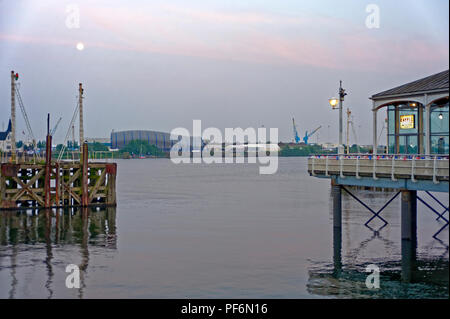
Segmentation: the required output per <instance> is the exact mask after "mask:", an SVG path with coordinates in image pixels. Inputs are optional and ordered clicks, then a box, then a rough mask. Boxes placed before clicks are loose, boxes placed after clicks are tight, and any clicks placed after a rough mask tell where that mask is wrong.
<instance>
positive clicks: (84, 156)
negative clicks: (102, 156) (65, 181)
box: [81, 143, 89, 207]
mask: <svg viewBox="0 0 450 319" xmlns="http://www.w3.org/2000/svg"><path fill="white" fill-rule="evenodd" d="M82 147H83V151H82V152H81V166H82V168H81V174H82V179H81V188H82V194H81V206H84V207H86V206H88V205H89V191H88V187H89V185H88V182H89V179H88V173H89V172H88V171H89V167H88V161H89V159H88V155H89V153H88V145H87V143H83V146H82Z"/></svg>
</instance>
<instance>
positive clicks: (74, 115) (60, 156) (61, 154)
mask: <svg viewBox="0 0 450 319" xmlns="http://www.w3.org/2000/svg"><path fill="white" fill-rule="evenodd" d="M79 107H80V104H79V102H77V105H76V106H75V110H74V111H73V116H72V120H71V121H70V124H69V129H68V130H67V133H66V137H65V138H64V142H63V147H62V148H61V150H60V151H59V155H58V163H59V162H61V160H62V158H63V155H64V152H65V151H66V146H67V140H68V139H69V137H70V132H71V131H72V128H73V126H74V123H75V120H76V118H77V115H78V111H79ZM72 133H73V132H72ZM72 150H73V145H72Z"/></svg>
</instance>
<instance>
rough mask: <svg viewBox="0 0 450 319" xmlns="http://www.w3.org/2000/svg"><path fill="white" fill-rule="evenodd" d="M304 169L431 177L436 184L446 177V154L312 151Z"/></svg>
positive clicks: (319, 172) (337, 173) (327, 173)
mask: <svg viewBox="0 0 450 319" xmlns="http://www.w3.org/2000/svg"><path fill="white" fill-rule="evenodd" d="M308 172H309V173H310V175H313V176H322V177H331V176H338V177H341V178H345V177H346V176H354V177H356V178H357V179H360V178H363V177H365V178H367V177H369V178H372V179H375V180H376V179H378V178H388V179H391V180H392V181H397V180H398V179H411V180H412V181H413V182H416V181H418V180H432V181H433V183H435V184H438V183H439V182H440V181H447V182H448V180H449V156H448V155H420V154H416V155H409V154H408V155H407V154H378V155H372V154H345V155H314V156H311V157H309V158H308Z"/></svg>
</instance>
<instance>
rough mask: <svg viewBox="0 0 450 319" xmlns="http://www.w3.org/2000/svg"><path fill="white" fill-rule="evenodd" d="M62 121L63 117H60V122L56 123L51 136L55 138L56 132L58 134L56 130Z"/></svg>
mask: <svg viewBox="0 0 450 319" xmlns="http://www.w3.org/2000/svg"><path fill="white" fill-rule="evenodd" d="M61 120H62V117H60V118H59V120H58V122H56V124H55V126H54V127H53V129H52V130H51V132H50V135H51V136H54V135H55V132H56V130H57V129H58V125H59V123H61Z"/></svg>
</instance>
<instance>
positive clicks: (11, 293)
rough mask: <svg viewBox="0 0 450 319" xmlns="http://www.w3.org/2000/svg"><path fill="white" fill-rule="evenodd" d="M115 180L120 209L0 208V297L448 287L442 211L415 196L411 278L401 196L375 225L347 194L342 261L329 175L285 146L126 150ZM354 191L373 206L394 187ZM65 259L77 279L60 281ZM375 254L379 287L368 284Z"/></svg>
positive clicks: (395, 291) (401, 294) (311, 293)
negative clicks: (175, 160)
mask: <svg viewBox="0 0 450 319" xmlns="http://www.w3.org/2000/svg"><path fill="white" fill-rule="evenodd" d="M117 192H118V194H117V196H118V206H117V208H116V209H107V210H91V209H89V210H85V211H72V210H70V211H69V210H66V211H55V210H53V211H51V212H45V211H40V212H32V211H29V212H26V213H25V212H21V213H18V212H3V213H0V298H185V297H189V298H228V297H234V298H324V297H325V298H334V297H339V298H370V297H377V298H437V297H438V298H441V297H443V298H448V274H449V270H448V237H449V235H448V229H447V230H445V231H443V232H442V233H441V234H440V236H439V238H441V240H435V239H433V238H432V235H433V234H434V233H435V232H436V231H437V230H438V229H439V228H440V227H441V226H442V225H443V222H442V221H436V218H435V217H436V215H434V214H433V213H432V212H431V211H430V210H428V209H426V207H425V206H423V205H422V204H420V203H419V204H418V262H417V270H416V272H415V276H414V278H415V279H414V282H412V283H402V281H401V278H400V274H401V272H400V270H401V240H400V202H399V199H398V198H397V199H396V200H394V201H393V203H392V204H391V205H390V206H389V207H388V208H387V209H386V210H385V211H383V213H382V216H383V217H384V218H385V219H386V220H387V221H388V222H389V225H387V226H386V227H384V228H383V229H381V230H380V231H379V232H377V231H376V230H377V229H378V228H379V227H380V226H382V223H380V222H379V221H377V220H374V221H373V223H371V226H372V228H373V229H372V230H371V229H369V228H367V227H365V226H364V223H365V221H366V220H367V219H368V218H370V216H371V213H370V212H369V211H367V210H365V209H364V208H363V207H362V206H361V205H360V204H359V203H357V202H356V201H355V200H353V199H351V198H350V197H349V196H344V198H343V233H342V260H341V262H342V267H336V261H335V260H333V232H332V219H331V217H332V216H331V198H330V181H329V180H325V179H319V178H313V177H310V176H309V175H308V174H307V172H306V159H304V158H280V166H279V170H278V173H277V174H275V175H259V174H258V166H256V165H255V164H222V165H204V164H202V165H198V164H195V165H194V164H191V165H188V164H184V165H174V164H172V163H171V162H170V161H169V160H165V159H142V160H119V161H118V180H117ZM355 193H356V194H358V196H360V197H361V198H362V199H363V200H364V201H365V202H366V203H368V204H370V206H371V207H374V208H376V209H375V210H378V209H379V208H380V207H382V206H383V204H384V203H385V202H386V201H387V200H389V199H390V198H391V197H392V196H393V195H394V194H395V193H388V192H384V193H372V192H369V191H361V190H359V191H355ZM419 195H420V196H422V197H423V198H426V199H427V200H430V198H429V197H427V196H428V195H427V194H425V193H422V192H420V193H419ZM438 197H439V199H441V200H442V201H443V202H444V203H445V204H446V205H448V193H447V194H438ZM430 203H432V201H431V200H430ZM433 207H436V208H437V209H438V210H439V209H440V210H442V208H440V207H439V206H438V205H437V204H435V203H433ZM446 216H448V213H447V215H446ZM68 264H76V265H78V266H80V269H81V287H80V289H68V288H66V286H65V280H66V276H67V275H68V274H67V273H66V272H65V268H66V266H67V265H68ZM368 264H375V265H378V266H379V267H380V270H381V279H380V280H381V281H380V285H381V288H380V289H378V290H368V289H367V288H366V286H365V280H366V276H367V274H366V273H365V268H366V266H367V265H368Z"/></svg>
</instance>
